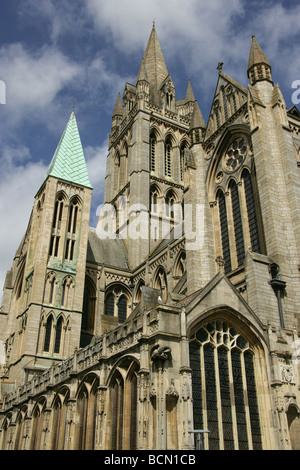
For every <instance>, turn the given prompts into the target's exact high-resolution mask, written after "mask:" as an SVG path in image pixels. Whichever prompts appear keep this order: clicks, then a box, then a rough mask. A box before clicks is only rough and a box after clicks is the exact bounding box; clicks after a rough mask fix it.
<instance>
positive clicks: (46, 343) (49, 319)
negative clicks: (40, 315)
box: [43, 313, 54, 353]
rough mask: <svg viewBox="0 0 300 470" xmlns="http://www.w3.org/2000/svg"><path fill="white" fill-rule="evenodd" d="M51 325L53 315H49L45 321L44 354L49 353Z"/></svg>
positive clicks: (51, 338)
mask: <svg viewBox="0 0 300 470" xmlns="http://www.w3.org/2000/svg"><path fill="white" fill-rule="evenodd" d="M53 324H54V315H53V313H50V314H49V315H48V317H47V319H46V324H45V330H44V347H43V351H44V352H48V353H50V352H51V347H52V341H53Z"/></svg>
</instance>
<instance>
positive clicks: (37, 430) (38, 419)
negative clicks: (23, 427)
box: [30, 397, 47, 450]
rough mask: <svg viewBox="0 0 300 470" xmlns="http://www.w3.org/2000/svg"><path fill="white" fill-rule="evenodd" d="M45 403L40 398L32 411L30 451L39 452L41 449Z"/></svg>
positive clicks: (43, 398)
mask: <svg viewBox="0 0 300 470" xmlns="http://www.w3.org/2000/svg"><path fill="white" fill-rule="evenodd" d="M46 401H47V400H46V398H45V397H41V398H40V399H39V400H38V402H37V403H36V404H35V406H34V408H33V410H32V428H31V440H30V450H40V447H41V440H42V432H43V418H44V410H45V407H46Z"/></svg>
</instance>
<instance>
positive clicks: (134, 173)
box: [102, 26, 205, 269]
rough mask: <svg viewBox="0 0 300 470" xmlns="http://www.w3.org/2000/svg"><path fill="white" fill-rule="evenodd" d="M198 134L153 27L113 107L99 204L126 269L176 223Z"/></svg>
mask: <svg viewBox="0 0 300 470" xmlns="http://www.w3.org/2000/svg"><path fill="white" fill-rule="evenodd" d="M204 128H205V124H204V120H203V117H202V114H201V112H200V109H199V107H198V104H197V102H196V100H195V97H194V93H193V90H192V86H191V83H190V81H189V82H188V85H187V92H186V96H185V98H184V99H181V100H176V98H175V86H174V83H173V80H172V78H171V76H170V74H169V73H168V69H167V66H166V62H165V59H164V56H163V53H162V50H161V47H160V43H159V40H158V37H157V33H156V30H155V27H154V26H153V28H152V31H151V34H150V38H149V41H148V44H147V47H146V50H145V54H144V57H143V59H142V62H141V66H140V69H139V73H138V76H137V80H136V83H135V85H132V84H129V83H126V84H125V89H124V93H123V100H122V99H121V95H120V94H119V96H118V99H117V102H116V106H115V109H114V112H113V117H112V128H111V132H110V138H109V154H108V159H107V170H106V180H105V193H104V203H105V204H107V207H108V208H109V210H111V211H112V212H111V213H113V215H114V217H113V220H114V221H115V226H114V229H115V231H116V233H117V234H118V235H119V236H120V237H121V238H123V239H124V242H125V244H126V247H127V249H128V260H129V267H130V269H134V268H135V267H137V266H139V265H140V264H141V263H142V262H144V261H145V260H146V259H147V256H148V254H149V253H151V251H152V250H153V249H154V248H155V246H156V245H157V244H158V243H159V242H160V241H161V240H162V239H163V238H164V237H166V236H168V234H169V233H170V232H171V230H172V228H173V227H174V226H176V225H178V224H180V222H181V221H182V219H183V202H184V186H185V183H184V180H185V170H186V169H187V165H189V163H190V159H188V158H187V157H186V152H185V150H187V149H188V148H190V146H191V144H192V141H193V139H195V138H196V139H198V141H200V140H201V136H202V132H201V131H203V130H204ZM109 220H110V221H111V220H112V219H109ZM102 227H103V226H102ZM103 228H105V227H103Z"/></svg>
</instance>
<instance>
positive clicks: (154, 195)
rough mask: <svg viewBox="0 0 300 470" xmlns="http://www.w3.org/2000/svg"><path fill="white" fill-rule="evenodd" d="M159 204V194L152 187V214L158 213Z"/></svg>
mask: <svg viewBox="0 0 300 470" xmlns="http://www.w3.org/2000/svg"><path fill="white" fill-rule="evenodd" d="M157 203H158V192H157V189H156V187H152V188H151V190H150V212H154V213H157V209H158V207H157Z"/></svg>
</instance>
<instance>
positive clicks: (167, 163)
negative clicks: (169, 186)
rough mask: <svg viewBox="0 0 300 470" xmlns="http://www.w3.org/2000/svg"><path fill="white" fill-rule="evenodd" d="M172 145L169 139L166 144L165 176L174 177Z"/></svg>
mask: <svg viewBox="0 0 300 470" xmlns="http://www.w3.org/2000/svg"><path fill="white" fill-rule="evenodd" d="M171 160H172V143H171V140H170V139H167V141H166V143H165V176H169V177H171V176H172V162H171Z"/></svg>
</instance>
